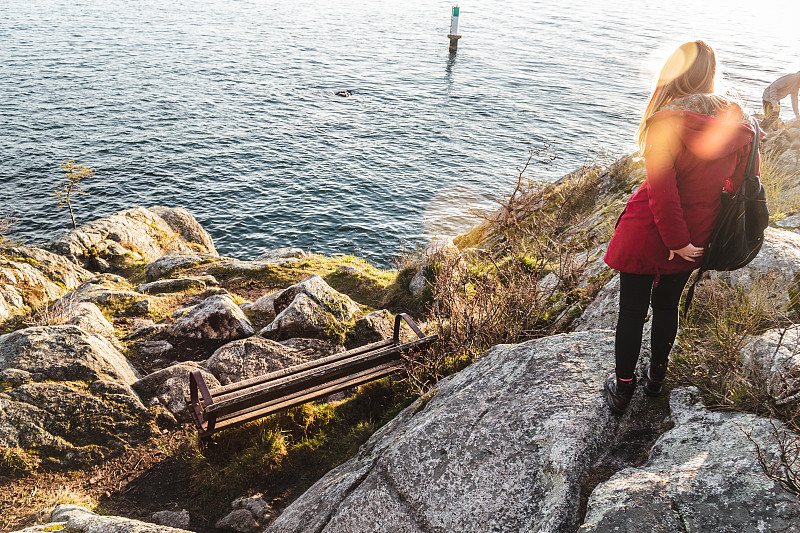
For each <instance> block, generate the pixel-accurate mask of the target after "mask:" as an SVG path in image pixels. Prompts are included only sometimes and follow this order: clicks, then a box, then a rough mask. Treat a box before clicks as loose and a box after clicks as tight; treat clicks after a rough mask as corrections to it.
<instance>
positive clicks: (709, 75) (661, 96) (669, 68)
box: [636, 40, 717, 154]
mask: <svg viewBox="0 0 800 533" xmlns="http://www.w3.org/2000/svg"><path fill="white" fill-rule="evenodd" d="M716 73H717V59H716V57H715V56H714V50H712V49H711V47H710V46H708V45H707V44H706V43H704V42H703V41H699V40H698V41H692V42H689V43H684V44H682V45H680V46H679V47H678V49H677V50H675V51H674V52H673V53H672V55H671V56H669V59H667V62H666V63H664V66H663V67H661V72H659V74H658V81H657V82H656V87H655V89H653V95H652V96H651V97H650V102H648V104H647V108H646V109H645V111H644V115H643V116H642V120H641V122H640V123H639V129H638V130H637V131H636V136H637V139H638V141H639V152H640V153H642V154H644V149H645V144H644V140H645V137H646V136H647V120H648V119H649V118H650V117H651V116H653V114H654V113H656V112H657V111H658V110H659V109H661V108H662V107H663V106H665V105H666V104H668V103H670V102H672V101H673V100H676V99H678V98H680V97H682V96H687V95H690V94H709V93H713V92H714V78H715V77H716Z"/></svg>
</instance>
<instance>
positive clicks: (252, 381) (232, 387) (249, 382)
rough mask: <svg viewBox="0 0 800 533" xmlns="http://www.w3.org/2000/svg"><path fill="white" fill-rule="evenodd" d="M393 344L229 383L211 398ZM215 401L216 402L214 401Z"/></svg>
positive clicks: (388, 342) (375, 345)
mask: <svg viewBox="0 0 800 533" xmlns="http://www.w3.org/2000/svg"><path fill="white" fill-rule="evenodd" d="M393 344H394V342H393V341H392V339H384V340H382V341H378V342H373V343H371V344H366V345H364V346H360V347H358V348H353V349H352V350H347V351H346V352H340V353H336V354H333V355H329V356H327V357H322V358H320V359H315V360H314V361H309V362H307V363H300V364H299V365H294V366H290V367H289V368H283V369H281V370H276V371H274V372H270V373H269V374H264V375H263V376H256V377H254V378H249V379H244V380H242V381H237V382H236V383H230V384H228V385H223V386H222V387H217V388H215V389H213V390H212V391H211V396H212V397H214V398H216V397H217V396H222V395H224V394H228V393H230V392H234V391H238V390H241V389H246V388H249V387H252V386H254V385H260V384H261V383H265V382H267V381H272V380H275V379H278V378H282V377H285V376H290V375H292V374H298V373H300V372H302V371H304V370H309V369H311V368H315V367H318V366H322V365H327V364H329V363H334V362H336V361H341V360H344V359H348V358H350V357H355V356H357V355H361V354H363V353H366V352H370V351H373V350H377V349H380V348H384V347H386V346H391V345H393ZM215 401H216V400H215Z"/></svg>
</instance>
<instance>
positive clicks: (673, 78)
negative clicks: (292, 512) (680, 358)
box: [605, 41, 755, 413]
mask: <svg viewBox="0 0 800 533" xmlns="http://www.w3.org/2000/svg"><path fill="white" fill-rule="evenodd" d="M715 75H716V59H715V57H714V51H713V50H712V49H711V47H709V46H708V45H707V44H706V43H704V42H703V41H695V42H690V43H685V44H683V45H681V46H680V47H679V48H678V49H677V50H676V51H675V52H674V53H673V54H672V55H671V56H670V57H669V59H668V60H667V62H666V64H665V65H664V66H663V68H662V69H661V72H660V74H659V78H658V83H657V85H656V88H655V90H654V91H653V95H652V96H651V97H650V102H649V104H648V105H647V109H646V110H645V113H644V116H643V117H642V120H641V123H640V125H639V130H638V140H639V150H640V152H641V154H642V155H643V156H644V159H645V165H646V168H647V178H646V179H645V181H644V183H643V184H642V186H641V187H640V188H639V190H638V191H636V193H635V194H634V195H633V196H632V197H631V199H630V200H629V201H628V204H627V206H626V207H625V210H624V211H623V212H622V215H621V216H620V218H619V220H618V221H617V225H616V228H615V231H614V236H613V237H612V239H611V243H610V244H609V246H608V251H607V252H606V255H605V261H606V264H608V265H609V266H610V267H611V268H614V269H616V270H619V271H620V298H619V319H618V322H617V331H616V342H615V350H614V351H615V358H616V372H615V373H614V374H611V375H610V376H609V378H608V380H607V381H606V382H605V391H606V400H607V402H608V405H609V407H610V408H611V410H612V411H614V412H615V413H622V412H624V411H625V409H626V408H627V406H628V404H629V403H630V399H631V397H632V396H633V392H634V389H635V388H636V376H635V375H634V370H635V368H636V363H637V360H638V359H639V351H640V347H641V343H642V329H643V327H644V323H645V320H646V317H647V311H648V306H649V305H650V304H652V307H653V324H652V325H653V329H652V336H651V357H650V365H649V368H648V370H647V372H646V375H645V382H644V390H645V392H646V393H647V394H649V395H657V394H659V393H660V392H661V388H662V385H663V383H664V377H665V375H666V372H667V361H668V357H669V352H670V349H671V348H672V343H673V342H674V340H675V335H676V333H677V330H678V304H679V301H680V297H681V293H682V292H683V288H684V285H686V282H687V281H688V279H689V276H690V275H691V272H692V270H694V269H696V268H698V267H699V266H700V260H701V258H702V255H703V249H704V248H705V247H706V246H707V244H708V240H709V238H710V236H711V231H712V229H713V227H714V223H715V222H716V219H717V216H718V215H719V213H720V210H721V201H720V193H721V191H722V190H723V188H725V189H726V190H729V191H731V192H733V191H735V190H736V189H737V188H738V187H739V185H740V184H741V183H742V181H743V180H744V172H745V166H746V165H747V158H748V156H749V153H750V145H751V142H752V140H753V135H754V134H755V133H754V131H753V128H752V126H751V125H750V122H749V118H748V117H747V116H746V115H745V113H744V112H743V111H742V109H741V107H740V106H739V105H738V104H736V103H735V102H733V101H732V100H730V99H728V98H726V97H724V96H721V95H716V94H714V78H715Z"/></svg>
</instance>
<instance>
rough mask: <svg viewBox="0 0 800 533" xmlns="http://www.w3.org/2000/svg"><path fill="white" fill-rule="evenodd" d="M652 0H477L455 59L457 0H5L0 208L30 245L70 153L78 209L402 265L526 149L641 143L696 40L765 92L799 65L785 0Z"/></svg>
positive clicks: (495, 191) (231, 239)
mask: <svg viewBox="0 0 800 533" xmlns="http://www.w3.org/2000/svg"><path fill="white" fill-rule="evenodd" d="M641 4H642V5H640V3H631V2H623V1H622V0H609V1H606V2H602V3H597V2H591V1H590V0H578V1H577V2H570V3H569V4H560V3H557V2H544V1H536V0H534V1H531V2H523V1H522V0H487V1H481V2H469V3H467V4H464V5H462V6H461V7H462V9H461V19H460V33H461V34H462V35H463V37H462V39H461V40H460V41H459V50H458V52H457V54H450V53H448V50H447V47H448V40H447V37H446V35H447V31H448V28H449V22H450V18H449V17H450V6H451V3H450V2H449V1H438V0H436V1H422V0H419V1H410V2H403V3H401V4H398V5H391V6H387V4H386V3H383V2H376V3H364V2H358V1H356V0H340V1H337V2H331V3H324V4H320V3H319V2H312V1H311V0H293V1H291V2H290V1H289V0H271V1H270V2H262V1H257V0H245V1H242V2H223V1H222V0H209V1H207V2H202V3H197V2H191V3H190V2H188V0H176V1H175V2H168V3H164V2H156V1H155V0H139V1H137V2H133V3H131V2H126V1H123V0H107V1H104V2H96V3H75V2H67V1H64V0H31V1H28V2H16V3H5V4H2V3H0V19H2V20H3V24H2V25H0V40H1V41H2V42H3V46H0V65H1V66H2V69H3V75H2V76H0V103H2V105H0V131H2V134H0V152H1V153H3V155H4V164H3V165H1V166H0V184H2V187H0V210H6V211H8V210H14V211H16V213H17V215H18V216H19V218H20V221H19V223H18V225H17V226H16V233H15V234H14V235H13V236H14V237H16V238H19V239H22V240H26V241H30V240H35V239H44V238H48V237H50V236H52V235H53V234H54V233H55V232H57V231H61V230H65V229H67V227H68V225H69V217H68V213H67V212H66V211H65V210H60V209H59V208H58V207H57V205H56V202H55V201H54V199H53V198H52V196H51V192H52V191H53V190H54V189H55V187H56V185H57V183H58V181H59V180H60V179H62V174H61V169H60V166H59V165H60V163H61V162H64V161H67V160H68V159H75V160H76V161H78V162H79V163H82V164H86V165H88V166H90V167H92V168H95V169H97V174H96V176H95V178H94V179H93V180H92V181H91V182H87V184H86V188H87V190H88V191H89V192H90V193H91V196H89V197H79V198H77V199H76V200H75V208H76V213H77V215H78V218H79V219H80V220H82V221H87V220H90V219H92V218H96V217H99V216H103V215H107V214H110V213H112V212H114V211H117V210H120V209H123V208H127V207H131V206H134V205H159V204H160V205H173V206H174V205H180V206H184V207H186V208H188V209H189V210H190V211H191V212H192V213H193V214H195V216H196V217H197V219H198V220H199V221H200V222H201V223H202V224H203V225H204V226H205V227H206V228H207V229H208V230H209V231H210V232H211V234H212V236H213V237H214V239H215V242H216V243H217V246H218V249H219V250H220V252H221V253H224V254H228V255H233V256H237V257H242V258H247V257H252V256H254V255H256V254H258V253H260V252H261V251H264V250H266V249H269V248H275V247H280V246H300V247H303V248H307V249H311V250H313V251H320V252H326V253H332V252H345V253H357V254H361V255H363V256H365V257H367V258H368V259H370V260H373V261H375V262H377V263H378V264H382V265H389V264H391V256H392V254H393V253H394V252H395V251H396V250H397V249H398V247H399V246H400V243H402V242H406V243H411V244H413V243H420V242H422V241H424V240H425V238H426V236H429V235H431V234H452V233H457V232H459V231H462V230H463V229H465V228H467V227H468V226H469V225H470V224H471V223H473V222H474V220H475V218H474V217H473V216H471V215H470V214H469V212H470V210H472V209H487V208H492V207H493V206H494V205H496V204H495V203H494V201H493V199H494V198H496V197H498V196H500V195H502V194H505V193H508V191H509V190H510V189H511V187H512V184H513V182H514V178H515V174H516V173H515V168H516V167H518V166H520V165H521V164H522V163H524V161H525V159H526V157H527V152H528V148H529V147H531V146H539V145H541V144H542V143H543V142H545V141H549V142H551V143H552V145H553V150H554V151H555V152H556V153H558V155H559V160H558V162H557V164H554V165H552V166H551V167H550V168H539V167H537V168H535V169H533V170H532V171H531V172H530V174H529V175H530V177H534V178H539V179H546V180H552V179H554V178H556V177H558V176H560V175H561V174H563V173H564V172H566V171H569V170H572V169H573V168H575V167H576V166H578V165H580V164H581V163H582V162H583V161H584V160H585V159H586V157H587V154H590V157H591V154H592V153H596V152H598V151H601V150H604V149H605V150H609V151H611V152H612V153H615V154H622V153H625V152H629V151H631V150H633V148H634V142H633V132H634V130H635V129H636V124H637V121H638V114H639V113H640V112H641V109H642V108H643V106H644V101H645V99H646V98H647V94H648V91H649V84H650V80H651V79H652V76H653V74H654V71H655V69H656V68H658V66H659V64H660V61H661V60H662V59H663V56H664V54H665V53H668V51H669V50H670V49H671V48H673V47H674V46H675V45H676V44H678V43H679V42H681V41H683V40H689V39H696V38H698V37H701V38H704V39H705V40H707V41H708V42H709V43H711V44H712V45H713V46H715V48H716V49H717V52H718V54H719V56H720V59H721V60H722V61H723V63H724V64H725V65H726V71H727V73H728V76H729V78H730V82H731V85H733V86H734V87H735V88H737V89H738V90H739V91H740V93H741V94H742V96H743V97H744V99H745V100H746V101H747V102H748V104H750V105H751V106H753V107H755V106H757V105H760V96H761V92H762V91H763V88H764V87H765V86H766V84H768V83H769V82H771V81H772V80H774V79H776V78H777V77H778V76H779V75H780V74H783V73H785V72H791V71H796V70H797V69H798V68H800V61H798V59H799V58H798V50H796V49H795V48H796V47H795V48H792V46H794V45H796V40H795V41H792V40H791V39H786V35H790V34H793V33H792V32H791V31H789V30H793V29H794V28H793V26H789V24H793V23H790V22H788V21H789V19H790V18H791V17H787V16H783V15H786V14H791V13H794V10H796V7H794V5H793V4H789V3H786V4H785V5H784V4H776V5H775V9H765V10H752V9H748V10H747V17H746V18H745V17H744V16H743V13H742V11H741V10H737V9H735V6H732V4H730V3H729V2H726V3H725V4H722V3H721V2H715V1H711V2H703V3H696V2H693V1H692V2H690V1H689V0H676V2H673V3H672V4H671V6H672V10H671V11H668V10H661V9H659V10H651V9H648V8H647V6H646V5H643V4H644V3H641ZM791 19H792V20H793V18H791ZM340 90H351V91H352V95H351V96H350V97H347V98H343V97H339V96H336V95H335V94H334V93H335V92H336V91H340ZM785 112H789V113H790V111H785Z"/></svg>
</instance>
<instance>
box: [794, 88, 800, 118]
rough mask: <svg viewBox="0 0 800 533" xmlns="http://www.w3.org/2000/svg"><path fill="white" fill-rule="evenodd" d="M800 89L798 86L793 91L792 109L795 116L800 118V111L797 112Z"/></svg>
mask: <svg viewBox="0 0 800 533" xmlns="http://www.w3.org/2000/svg"><path fill="white" fill-rule="evenodd" d="M798 91H800V88H796V89H795V90H794V91H792V111H794V118H796V119H798V120H800V113H798V112H797V93H798Z"/></svg>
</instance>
